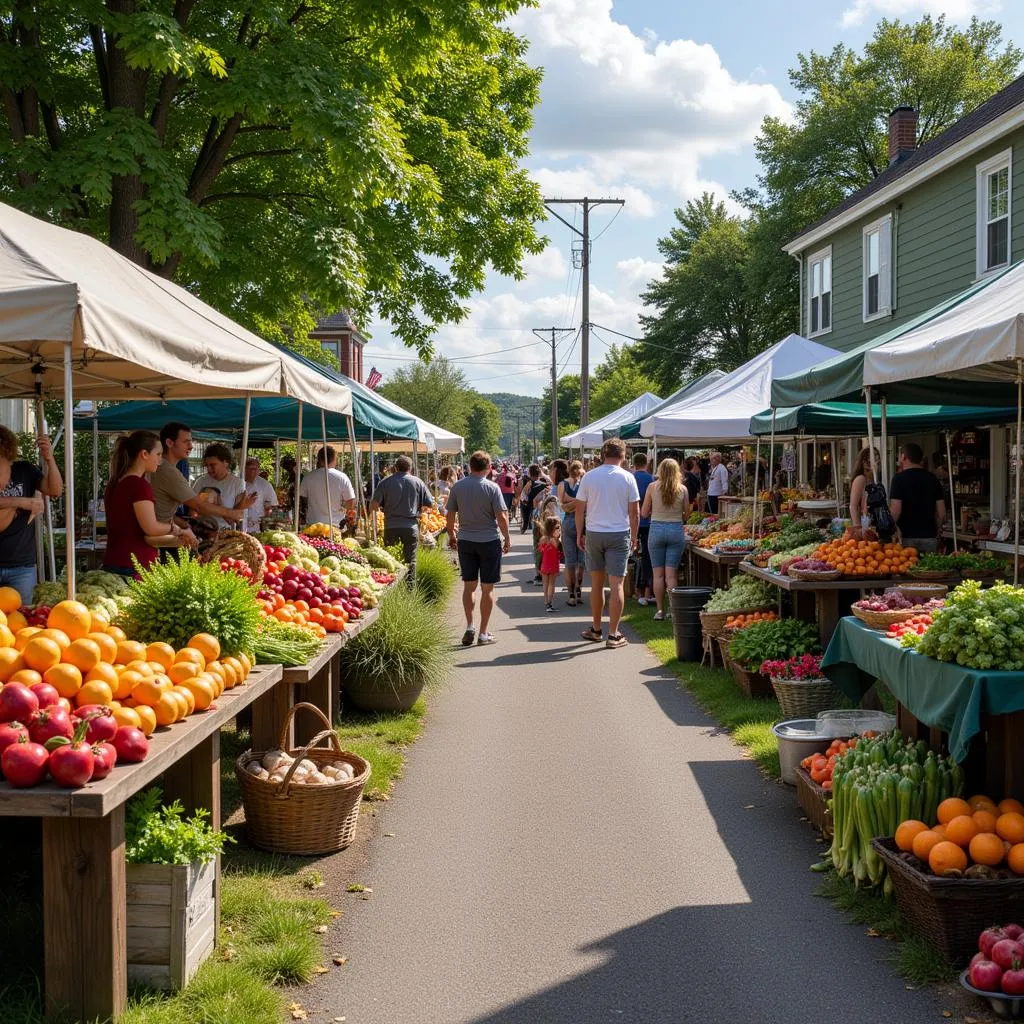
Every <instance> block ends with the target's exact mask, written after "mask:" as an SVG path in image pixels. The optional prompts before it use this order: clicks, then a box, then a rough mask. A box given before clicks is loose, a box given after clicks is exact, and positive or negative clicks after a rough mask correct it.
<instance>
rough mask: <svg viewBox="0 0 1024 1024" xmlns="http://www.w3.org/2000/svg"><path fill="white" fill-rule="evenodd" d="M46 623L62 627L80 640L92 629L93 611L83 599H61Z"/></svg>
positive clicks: (68, 633)
mask: <svg viewBox="0 0 1024 1024" xmlns="http://www.w3.org/2000/svg"><path fill="white" fill-rule="evenodd" d="M46 625H47V626H49V627H50V628H51V629H61V630H63V631H64V632H65V633H67V635H68V636H69V637H71V639H72V640H78V639H79V638H81V637H83V636H85V634H86V633H89V632H91V631H92V613H91V612H90V611H89V609H88V608H86V607H85V605H84V604H82V602H81V601H61V602H60V603H59V604H55V605H54V606H53V607H52V608H51V609H50V614H49V615H47V616H46Z"/></svg>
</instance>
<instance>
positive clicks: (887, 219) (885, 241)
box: [861, 213, 893, 324]
mask: <svg viewBox="0 0 1024 1024" xmlns="http://www.w3.org/2000/svg"><path fill="white" fill-rule="evenodd" d="M874 234H877V235H878V309H877V310H876V311H875V312H874V313H869V312H868V246H869V244H870V240H871V236H872V235H874ZM861 267H862V269H861V296H862V301H861V316H862V319H863V321H864V323H866V324H867V323H871V321H872V320H881V319H882V318H883V317H887V316H891V315H892V278H893V266H892V214H891V213H887V214H886V215H885V216H884V217H879V218H878V220H874V221H872V222H871V223H870V224H865V225H864V228H863V229H862V231H861Z"/></svg>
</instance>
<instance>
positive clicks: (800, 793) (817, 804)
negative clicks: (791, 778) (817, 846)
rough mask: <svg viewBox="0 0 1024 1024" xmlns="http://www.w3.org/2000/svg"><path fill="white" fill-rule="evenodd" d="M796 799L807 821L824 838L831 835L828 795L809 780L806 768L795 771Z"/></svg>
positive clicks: (830, 813) (798, 768)
mask: <svg viewBox="0 0 1024 1024" xmlns="http://www.w3.org/2000/svg"><path fill="white" fill-rule="evenodd" d="M796 798H797V801H798V803H799V804H800V807H801V808H802V809H803V812H804V814H806V815H807V820H808V821H809V822H810V823H811V824H812V825H813V826H814V827H815V828H816V829H818V831H819V832H821V834H822V835H823V836H824V837H825V838H826V839H829V838H830V837H831V835H832V812H831V811H830V810H829V807H828V802H829V799H830V794H829V793H828V792H826V791H825V790H824V789H823V788H822V787H821V786H819V785H818V783H817V782H815V781H814V779H812V778H811V776H810V774H809V773H808V771H807V769H806V768H801V767H799V765H798V766H797V769H796Z"/></svg>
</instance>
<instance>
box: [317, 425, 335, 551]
mask: <svg viewBox="0 0 1024 1024" xmlns="http://www.w3.org/2000/svg"><path fill="white" fill-rule="evenodd" d="M320 439H321V441H322V442H323V448H322V449H321V450H322V451H323V456H324V490H325V491H326V492H327V515H328V516H330V515H331V473H330V470H329V469H328V466H327V413H325V412H324V410H323V409H321V410H320ZM330 525H331V526H333V525H334V521H333V519H332V520H331V523H330ZM333 539H334V537H333V535H332V537H331V540H333Z"/></svg>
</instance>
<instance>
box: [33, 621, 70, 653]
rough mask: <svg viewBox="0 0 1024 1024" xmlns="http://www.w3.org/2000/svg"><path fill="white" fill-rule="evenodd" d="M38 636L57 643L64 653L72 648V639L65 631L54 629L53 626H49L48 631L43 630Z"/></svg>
mask: <svg viewBox="0 0 1024 1024" xmlns="http://www.w3.org/2000/svg"><path fill="white" fill-rule="evenodd" d="M36 636H48V637H49V638H50V639H51V640H56V641H57V646H58V647H59V648H60V649H61V650H62V651H63V650H65V649H66V648H68V647H70V646H71V637H69V636H68V635H67V633H65V632H64V630H63V629H54V627H53V626H47V627H46V629H41V630H40V631H39V632H38V633H36Z"/></svg>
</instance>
